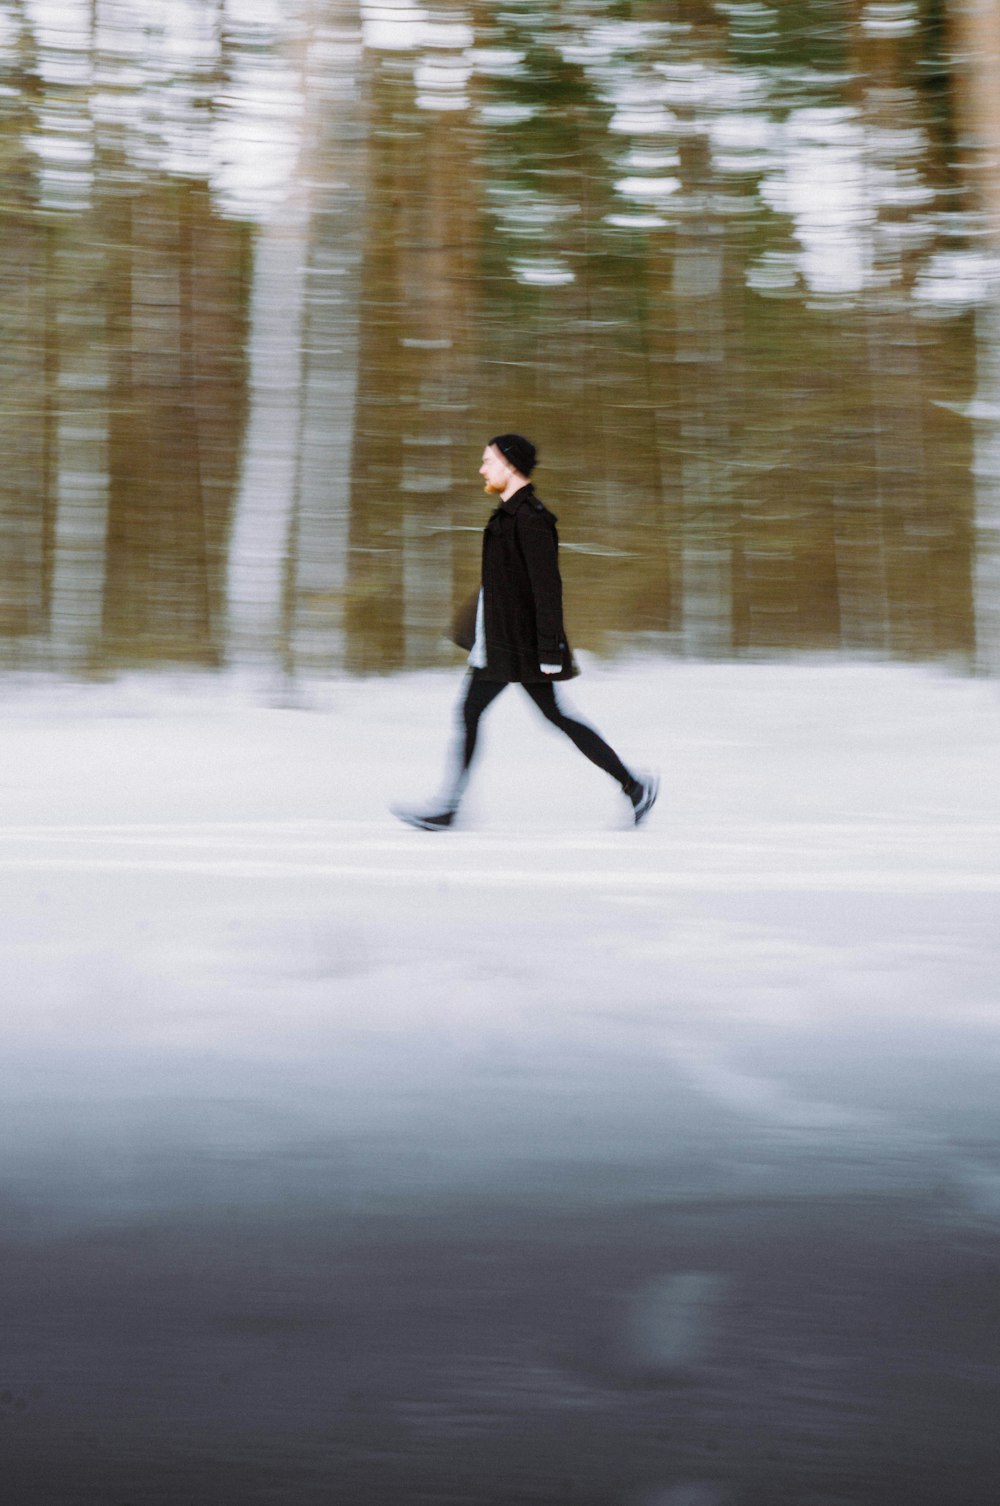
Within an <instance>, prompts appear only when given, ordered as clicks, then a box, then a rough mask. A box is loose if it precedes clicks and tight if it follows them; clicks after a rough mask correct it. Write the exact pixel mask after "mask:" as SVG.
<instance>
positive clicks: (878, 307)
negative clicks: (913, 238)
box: [838, 0, 934, 656]
mask: <svg viewBox="0 0 1000 1506" xmlns="http://www.w3.org/2000/svg"><path fill="white" fill-rule="evenodd" d="M868 9H869V8H868V7H867V6H866V5H865V4H864V3H862V0H857V3H856V4H855V5H854V7H853V11H854V14H853V17H852V41H853V54H854V63H855V77H856V79H857V88H858V92H857V105H858V118H859V122H860V125H861V130H862V137H861V150H862V153H863V157H862V172H863V178H862V182H863V185H864V194H865V208H866V209H867V211H868V216H869V225H870V227H871V228H870V231H869V233H868V246H867V252H868V261H869V265H868V267H867V269H866V275H867V280H868V289H867V291H866V292H865V293H864V294H863V295H862V296H863V297H864V299H865V320H866V325H867V347H868V348H867V361H868V373H867V384H866V388H865V399H866V406H867V410H868V413H867V421H866V425H865V427H866V429H867V437H868V441H869V445H870V449H869V455H868V457H867V458H868V464H867V465H866V466H863V468H862V472H861V474H862V476H864V474H865V471H867V475H868V477H869V478H870V486H866V487H865V490H866V491H867V492H868V495H867V497H866V496H859V495H858V493H857V487H856V486H854V487H853V488H851V486H850V483H849V482H848V486H847V488H845V491H844V502H845V505H844V506H843V507H842V508H841V509H840V510H839V514H838V520H839V530H838V531H839V537H838V566H839V569H840V588H841V592H842V616H841V621H842V631H843V635H844V641H845V645H846V646H849V647H859V646H865V647H869V648H874V649H876V650H877V651H887V652H902V653H903V654H905V655H907V656H909V655H912V654H916V653H918V652H919V651H920V650H921V649H923V650H925V651H926V649H927V648H929V647H930V648H932V645H933V627H934V625H933V624H932V623H931V622H930V621H929V620H928V617H929V601H928V597H927V593H926V589H925V588H926V581H923V580H921V578H920V576H921V571H922V566H923V562H924V561H925V559H926V554H927V551H926V546H925V542H924V540H923V538H922V537H921V524H922V522H923V516H922V515H923V513H924V512H925V510H926V472H927V458H926V454H925V447H924V430H923V401H924V399H923V390H922V383H921V366H920V340H919V331H918V328H917V325H916V321H915V318H914V311H913V303H912V298H911V296H910V294H911V291H912V288H911V277H910V268H909V266H908V262H907V258H906V255H905V252H904V245H905V242H904V240H903V239H902V236H901V234H900V230H901V228H902V221H903V218H904V214H903V212H902V211H899V212H897V211H895V210H893V209H891V208H887V207H886V203H885V196H886V190H885V185H887V184H888V183H890V182H891V180H892V178H893V175H894V174H895V173H896V172H898V171H900V170H905V171H907V172H908V173H909V174H910V176H911V178H914V179H915V177H916V175H918V174H919V173H920V172H921V169H922V161H921V157H920V154H919V147H918V146H917V143H919V141H920V129H919V128H920V118H919V113H918V110H917V108H916V96H915V92H914V90H913V88H912V87H911V86H910V83H909V79H910V77H911V68H910V66H909V62H910V61H912V60H911V59H909V58H908V48H909V46H911V45H912V44H911V43H908V42H907V40H906V34H904V36H903V37H902V38H900V37H899V36H898V35H897V33H896V32H895V31H894V30H887V31H886V32H884V33H883V32H881V31H878V30H877V31H876V32H875V34H874V35H872V34H871V33H870V31H868V30H866V21H867V17H868ZM907 128H908V129H907ZM907 139H911V140H912V141H913V142H914V145H913V146H912V147H909V148H908V149H907V148H906V146H905V145H904V143H905V142H906V140H907ZM904 152H905V153H907V159H906V160H905V162H904V160H903V156H902V154H903V153H904ZM845 479H846V478H845ZM852 491H853V495H851V492H852Z"/></svg>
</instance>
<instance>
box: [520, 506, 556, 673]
mask: <svg viewBox="0 0 1000 1506" xmlns="http://www.w3.org/2000/svg"><path fill="white" fill-rule="evenodd" d="M517 532H518V539H519V541H520V544H521V552H522V554H523V556H524V563H525V565H526V567H527V571H528V580H529V581H530V583H531V594H532V596H533V597H534V602H535V626H536V629H537V632H538V662H539V664H540V665H541V664H559V663H561V661H562V645H563V637H564V634H563V609H562V578H561V576H560V574H559V560H558V545H557V541H556V531H555V528H554V527H553V526H552V524H551V523H550V522H549V520H548V519H547V518H546V517H545V516H544V514H543V513H540V512H534V511H531V512H528V511H527V510H526V509H524V508H522V509H521V511H520V513H519V514H518V517H517Z"/></svg>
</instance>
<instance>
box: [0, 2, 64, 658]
mask: <svg viewBox="0 0 1000 1506" xmlns="http://www.w3.org/2000/svg"><path fill="white" fill-rule="evenodd" d="M15 18H16V24H17V30H16V32H15V34H14V36H15V40H14V41H13V42H11V41H10V40H8V47H9V50H10V53H11V63H10V66H9V68H8V69H7V70H6V71H7V78H8V80H9V81H10V84H11V85H13V88H11V89H10V90H9V93H10V94H12V95H13V104H12V103H11V102H10V101H8V102H7V104H6V106H5V108H6V110H7V116H6V122H5V130H4V133H3V136H2V138H0V235H2V238H3V244H4V246H5V248H6V249H7V252H8V254H7V256H6V258H5V265H4V269H3V282H2V293H0V342H2V346H3V351H4V364H5V372H4V401H3V404H2V406H0V448H2V453H3V456H4V485H3V488H2V491H0V634H2V636H3V637H4V638H5V639H6V638H10V639H13V640H14V653H15V657H20V655H21V654H22V653H23V652H24V651H25V649H28V650H29V651H30V650H32V649H34V648H35V647H36V646H37V644H38V643H39V641H40V639H41V638H42V637H43V635H44V634H45V633H46V632H47V628H48V609H49V600H48V596H49V570H50V564H51V559H50V554H51V538H50V533H51V523H52V516H51V511H52V509H51V495H50V490H51V482H52V470H53V469H54V463H55V434H54V428H53V420H54V417H55V413H56V402H55V392H54V387H55V374H56V370H57V365H56V352H55V346H56V341H55V328H54V304H53V300H52V290H51V289H50V288H49V286H48V275H49V267H50V257H51V249H52V238H53V235H54V229H53V227H52V226H51V225H46V224H43V223H40V221H39V216H38V215H37V203H36V192H35V181H34V167H35V161H36V159H35V158H34V154H33V152H32V150H31V144H30V137H31V135H32V134H33V132H34V131H35V130H36V129H37V120H36V116H35V110H34V108H33V101H34V100H35V99H36V98H37V94H38V90H37V87H36V85H37V65H36V59H35V56H34V48H33V45H32V37H31V32H30V29H29V28H28V26H27V25H26V24H25V22H24V18H23V15H22V14H20V13H18V11H15Z"/></svg>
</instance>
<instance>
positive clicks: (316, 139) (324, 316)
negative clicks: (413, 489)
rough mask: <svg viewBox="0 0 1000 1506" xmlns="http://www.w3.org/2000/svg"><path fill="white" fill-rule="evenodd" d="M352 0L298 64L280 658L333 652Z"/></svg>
mask: <svg viewBox="0 0 1000 1506" xmlns="http://www.w3.org/2000/svg"><path fill="white" fill-rule="evenodd" d="M361 61H362V48H361V30H360V21H359V17H358V14H357V7H356V6H355V5H353V4H346V3H341V4H339V5H337V6H336V7H334V10H333V14H332V16H331V18H330V20H329V22H328V23H324V24H322V25H320V26H318V27H317V30H316V33H315V35H314V40H313V47H312V49H311V53H310V60H309V67H308V69H307V72H306V85H305V87H306V99H307V104H306V108H307V112H308V116H307V123H306V126H305V140H306V142H307V144H308V149H309V150H310V151H311V152H312V153H313V156H312V158H311V160H308V159H305V158H304V161H303V167H304V171H305V172H306V174H307V175H308V177H309V178H310V179H311V181H312V184H313V189H312V192H313V201H312V206H311V213H310V217H309V227H308V240H307V248H306V267H305V283H304V287H303V289H302V297H303V301H304V305H303V312H302V319H301V329H302V359H301V383H302V392H301V403H300V409H299V433H298V457H297V466H298V469H297V479H296V486H295V500H294V513H293V518H292V526H291V536H290V541H289V549H288V564H287V572H286V576H285V582H284V625H283V631H282V635H281V636H282V643H283V646H284V653H285V667H286V669H287V670H288V672H289V673H294V672H296V671H298V670H303V669H305V670H318V669H329V667H330V666H331V665H332V664H333V665H340V664H341V663H342V662H343V659H344V587H345V583H346V579H347V537H348V526H349V518H350V491H351V467H352V460H353V452H354V410H355V403H356V398H357V382H358V326H359V321H360V302H361V290H360V282H361V250H362V247H361V227H362V219H363V208H364V199H365V155H366V132H365V119H364V112H363V106H362V90H361V76H362V75H361Z"/></svg>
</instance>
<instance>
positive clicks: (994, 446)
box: [951, 0, 1000, 674]
mask: <svg viewBox="0 0 1000 1506" xmlns="http://www.w3.org/2000/svg"><path fill="white" fill-rule="evenodd" d="M951 15H952V27H953V37H954V44H955V54H956V55H955V59H954V74H955V89H956V94H957V103H958V115H959V119H960V121H961V127H962V136H963V138H964V140H965V143H966V154H965V155H966V164H967V167H968V170H969V177H970V180H971V182H972V184H973V185H974V188H975V192H976V195H977V198H978V201H979V206H980V209H981V212H982V216H983V221H984V227H985V230H986V240H987V245H988V247H989V258H990V266H989V292H988V296H987V298H986V299H985V300H984V301H983V302H981V303H980V305H979V307H978V308H977V310H976V346H977V376H976V394H975V400H974V403H973V409H972V421H973V426H974V427H973V433H974V462H973V467H974V474H975V487H976V543H975V548H976V561H975V611H976V662H977V664H978V666H979V667H980V668H981V669H982V670H983V671H985V672H988V673H991V674H996V673H998V672H1000V0H952V5H951Z"/></svg>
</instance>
